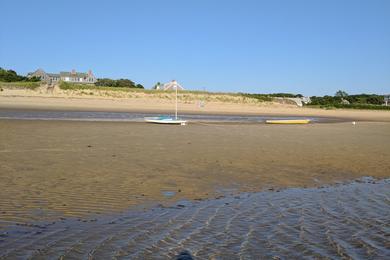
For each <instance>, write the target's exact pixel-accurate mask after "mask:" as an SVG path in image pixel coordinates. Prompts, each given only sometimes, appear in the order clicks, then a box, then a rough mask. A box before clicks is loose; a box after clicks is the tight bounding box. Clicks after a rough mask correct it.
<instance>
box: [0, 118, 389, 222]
mask: <svg viewBox="0 0 390 260" xmlns="http://www.w3.org/2000/svg"><path fill="white" fill-rule="evenodd" d="M389 147H390V124H389V123H379V122H358V124H357V125H355V126H353V125H352V124H351V123H332V124H311V125H301V126H298V125H290V126H276V125H263V124H245V125H242V124H211V123H210V124H204V123H194V124H189V125H188V126H185V127H181V126H161V125H149V124H145V123H129V122H70V121H25V120H0V162H1V163H0V178H1V180H2V181H1V182H0V209H1V212H0V226H3V227H4V226H7V225H10V224H14V223H25V222H31V221H41V220H50V219H58V218H59V217H61V216H65V217H72V216H74V217H85V216H90V215H96V214H101V213H109V212H111V213H113V212H119V211H124V210H128V209H129V208H130V207H132V206H137V205H142V207H147V205H155V204H157V203H163V204H165V205H169V204H170V203H173V202H175V201H177V200H180V199H189V200H196V199H205V198H214V197H218V196H221V195H222V194H231V193H239V192H254V191H261V190H268V189H274V190H276V189H280V188H286V187H308V186H310V187H311V186H321V185H323V184H328V183H335V182H339V181H347V180H352V179H356V178H359V177H362V176H373V177H375V178H379V179H381V178H389V177H390V161H389V160H388V158H390V148H389ZM166 192H168V193H166ZM167 195H168V196H167Z"/></svg>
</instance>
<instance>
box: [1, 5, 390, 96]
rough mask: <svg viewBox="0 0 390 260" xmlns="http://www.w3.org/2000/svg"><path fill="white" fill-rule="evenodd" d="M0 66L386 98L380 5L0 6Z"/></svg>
mask: <svg viewBox="0 0 390 260" xmlns="http://www.w3.org/2000/svg"><path fill="white" fill-rule="evenodd" d="M0 10H1V11H0V13H1V15H0V22H1V30H0V66H1V67H5V68H8V69H14V70H16V71H17V72H19V73H22V74H26V73H27V72H30V71H33V70H35V69H37V68H43V69H44V70H46V71H48V72H58V71H64V70H71V69H73V68H74V69H76V70H79V71H86V70H88V69H92V70H93V72H94V73H95V75H96V76H97V77H110V78H130V79H132V80H134V81H135V82H137V83H141V84H143V85H144V86H145V87H146V88H150V87H152V85H153V84H154V83H156V82H157V81H160V82H166V81H169V80H171V79H176V80H178V81H179V82H180V83H181V84H182V85H183V86H184V87H186V88H189V89H199V90H203V89H206V90H209V91H226V92H228V91H229V92H230V91H231V92H252V93H274V92H291V93H302V94H305V95H324V94H334V93H335V92H336V91H337V90H338V89H343V90H345V91H347V92H348V93H362V92H365V93H390V15H389V14H390V1H388V0H382V1H381V0H367V1H363V0H323V1H321V0H294V1H293V0H284V1H282V0H269V1H261V0H253V1H251V0H236V1H231V0H186V1H184V0H175V1H173V0H164V1H163V0H140V1H133V0H129V1H119V0H111V1H104V0H102V1H87V0H86V1H73V0H68V1H60V0H59V1H51V0H47V1H43V0H35V1H28V0H26V1H20V0H13V1H6V0H0Z"/></svg>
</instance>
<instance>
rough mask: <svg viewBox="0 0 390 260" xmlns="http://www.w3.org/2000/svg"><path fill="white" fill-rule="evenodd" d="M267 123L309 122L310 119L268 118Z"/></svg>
mask: <svg viewBox="0 0 390 260" xmlns="http://www.w3.org/2000/svg"><path fill="white" fill-rule="evenodd" d="M265 122H266V123H267V124H308V123H310V119H275V120H266V121H265Z"/></svg>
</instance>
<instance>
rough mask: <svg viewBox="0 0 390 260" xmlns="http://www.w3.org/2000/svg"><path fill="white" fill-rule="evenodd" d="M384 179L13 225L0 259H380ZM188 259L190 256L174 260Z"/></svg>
mask: <svg viewBox="0 0 390 260" xmlns="http://www.w3.org/2000/svg"><path fill="white" fill-rule="evenodd" d="M389 196H390V179H387V180H383V181H375V180H372V179H370V178H362V179H360V180H358V182H352V183H350V184H347V185H336V186H332V187H325V188H319V189H315V188H314V189H313V188H312V189H287V190H283V191H281V192H260V193H244V194H240V195H239V196H227V197H223V198H220V199H216V200H206V201H200V202H193V203H191V202H180V204H177V205H175V206H172V207H168V208H167V207H156V208H152V209H150V210H146V211H142V210H141V211H140V210H138V211H137V210H133V211H129V212H125V213H123V214H116V215H111V216H104V217H91V218H87V219H65V218H63V219H61V220H59V221H53V222H46V223H39V224H34V225H19V226H14V227H9V228H7V229H6V230H5V231H4V232H3V233H0V258H6V259H113V258H114V259H177V258H175V256H178V255H179V254H182V255H183V252H187V255H188V254H190V255H192V256H194V257H196V258H195V259H388V257H389V256H390V244H389V240H388V228H389V225H390V221H389V218H388V215H389V213H390V205H389V200H388V198H389ZM182 259H192V258H188V257H187V258H182Z"/></svg>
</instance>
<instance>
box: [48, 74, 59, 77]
mask: <svg viewBox="0 0 390 260" xmlns="http://www.w3.org/2000/svg"><path fill="white" fill-rule="evenodd" d="M46 74H47V75H48V76H49V77H60V74H58V73H46Z"/></svg>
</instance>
